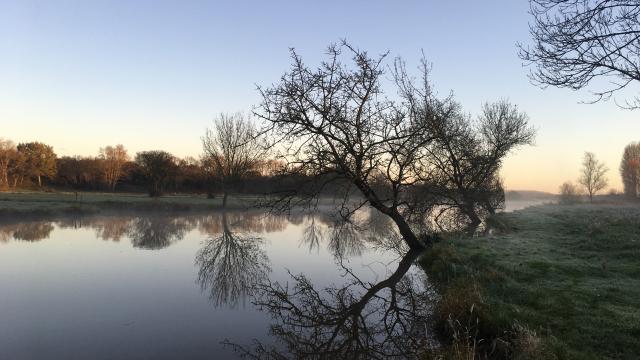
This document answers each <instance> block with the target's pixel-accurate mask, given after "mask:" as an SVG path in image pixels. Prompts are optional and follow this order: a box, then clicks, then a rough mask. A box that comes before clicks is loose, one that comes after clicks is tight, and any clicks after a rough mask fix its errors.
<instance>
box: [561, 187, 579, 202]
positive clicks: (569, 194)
mask: <svg viewBox="0 0 640 360" xmlns="http://www.w3.org/2000/svg"><path fill="white" fill-rule="evenodd" d="M579 201H580V190H579V189H578V187H577V186H576V185H574V184H572V183H571V182H569V181H568V182H565V183H563V184H562V185H560V203H561V204H565V205H570V204H575V203H577V202H579Z"/></svg>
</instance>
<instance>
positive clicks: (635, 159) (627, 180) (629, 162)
mask: <svg viewBox="0 0 640 360" xmlns="http://www.w3.org/2000/svg"><path fill="white" fill-rule="evenodd" d="M620 176H622V184H623V186H624V194H625V195H626V196H628V197H632V198H636V197H638V194H639V191H640V143H631V144H629V145H627V146H625V148H624V152H623V154H622V160H621V161H620Z"/></svg>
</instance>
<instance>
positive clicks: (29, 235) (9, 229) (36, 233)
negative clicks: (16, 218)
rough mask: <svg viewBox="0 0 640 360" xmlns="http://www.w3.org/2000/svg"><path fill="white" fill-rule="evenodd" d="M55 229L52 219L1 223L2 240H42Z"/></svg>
mask: <svg viewBox="0 0 640 360" xmlns="http://www.w3.org/2000/svg"><path fill="white" fill-rule="evenodd" d="M53 229H54V226H53V224H52V223H51V222H50V221H30V222H18V223H10V224H2V225H0V241H2V242H8V241H9V240H10V239H14V240H23V241H40V240H42V239H46V238H48V237H49V235H50V234H51V231H53Z"/></svg>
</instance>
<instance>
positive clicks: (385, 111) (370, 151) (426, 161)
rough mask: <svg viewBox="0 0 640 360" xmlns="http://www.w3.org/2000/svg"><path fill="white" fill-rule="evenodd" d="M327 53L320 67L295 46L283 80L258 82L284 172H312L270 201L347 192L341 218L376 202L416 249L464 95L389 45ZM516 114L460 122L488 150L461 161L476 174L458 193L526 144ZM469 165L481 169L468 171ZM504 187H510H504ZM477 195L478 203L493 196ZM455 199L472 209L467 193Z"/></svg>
mask: <svg viewBox="0 0 640 360" xmlns="http://www.w3.org/2000/svg"><path fill="white" fill-rule="evenodd" d="M327 54H328V59H327V60H325V61H323V62H322V63H321V64H320V66H319V67H318V68H317V69H312V68H309V67H307V66H306V65H305V64H304V63H303V61H302V59H301V57H300V56H299V55H298V54H297V53H296V52H295V51H294V50H292V55H291V57H292V66H291V69H290V70H289V72H287V73H286V74H285V75H283V76H282V77H281V79H280V82H279V83H277V84H276V85H273V86H271V87H268V88H260V92H261V95H262V98H263V100H262V103H261V105H260V107H259V108H258V109H257V111H256V115H257V116H259V117H260V118H262V119H263V120H264V121H265V123H266V126H265V128H264V129H263V130H262V131H261V133H262V134H266V135H268V138H269V139H271V140H272V141H273V143H274V151H275V152H276V154H277V155H278V160H281V161H282V162H283V163H284V164H286V165H285V167H284V172H285V173H287V174H288V175H289V176H293V177H296V178H300V179H305V181H301V182H298V183H296V184H294V185H293V186H292V187H291V188H289V189H282V190H281V191H279V192H278V193H274V194H271V196H269V197H268V198H267V199H266V201H267V205H269V206H271V207H272V208H275V209H277V210H285V211H287V210H289V209H290V208H291V206H292V205H303V206H307V207H314V206H317V203H318V198H319V197H320V196H321V195H323V194H331V195H333V196H335V197H337V198H341V199H342V201H341V203H340V204H339V205H338V210H337V213H339V214H340V215H341V216H342V217H344V218H349V217H350V216H351V215H352V214H353V213H354V212H355V211H356V210H357V209H359V208H361V207H363V206H365V205H368V206H371V207H373V208H375V209H376V210H378V211H380V212H381V213H383V214H384V215H386V216H388V217H389V218H390V219H391V220H392V221H393V223H394V224H395V227H397V229H398V231H399V233H400V234H401V236H402V239H403V240H404V241H405V242H406V243H407V244H408V245H409V246H410V247H411V248H423V247H424V246H426V245H429V244H430V243H431V242H432V241H433V236H434V232H433V231H432V229H429V228H427V227H425V226H424V219H426V218H428V217H429V215H431V213H432V212H433V211H434V209H435V208H436V207H437V205H438V204H437V200H438V199H439V198H441V196H440V194H438V193H432V192H431V189H432V188H433V187H434V186H440V183H441V182H442V176H438V174H437V173H436V171H434V164H435V163H439V162H445V161H448V160H447V158H446V157H445V158H437V159H434V158H433V157H434V156H444V154H445V153H446V152H444V151H436V150H435V149H439V148H442V147H443V146H448V145H450V144H451V141H452V140H451V139H452V138H449V137H448V136H450V135H451V134H450V133H448V132H443V131H440V130H441V129H442V128H443V127H447V126H449V125H450V124H453V123H454V122H455V120H459V119H462V120H465V119H466V118H464V117H462V118H461V116H460V114H461V111H460V106H459V104H458V103H456V102H455V101H453V98H452V96H448V97H445V98H438V97H437V96H436V95H435V92H434V91H433V89H432V86H431V83H430V81H429V66H428V64H427V62H426V61H425V60H424V59H423V61H422V63H421V67H420V77H419V79H418V80H416V79H414V78H413V77H411V76H410V75H409V74H408V73H407V71H406V69H405V68H406V66H405V63H404V62H403V61H402V60H400V59H396V60H395V61H394V62H393V66H387V64H386V63H385V59H386V57H387V54H383V55H381V56H379V57H377V58H372V57H370V56H369V55H368V54H367V53H366V52H365V51H361V50H358V49H356V48H354V47H352V46H351V45H349V44H348V43H346V42H342V43H341V44H340V45H333V46H330V47H329V48H328V50H327ZM387 69H388V70H387ZM385 75H390V78H391V79H392V84H391V85H392V86H394V87H395V88H396V90H397V96H396V98H395V100H394V99H390V98H389V97H388V96H387V95H386V94H385V93H384V91H383V88H385V86H384V85H385V84H384V79H385ZM487 109H490V110H493V107H491V106H488V107H487ZM512 109H513V108H512V107H507V110H512ZM512 114H514V112H511V111H507V112H506V115H507V116H505V117H491V118H490V119H488V120H487V121H485V122H484V123H483V125H482V126H479V127H477V128H475V127H471V123H470V122H469V121H458V122H457V123H456V125H459V127H460V130H461V131H462V130H464V132H461V133H460V134H457V133H456V134H455V137H453V139H461V140H464V141H473V142H474V145H476V148H475V149H476V150H478V151H479V152H480V153H479V154H478V155H477V156H476V157H475V159H474V160H473V161H470V162H469V163H470V164H472V165H473V166H469V167H468V168H464V169H461V172H462V171H464V172H465V174H462V175H460V176H464V175H470V177H474V178H475V181H473V182H468V183H462V182H458V183H456V182H454V184H453V185H455V186H456V187H454V189H455V191H456V192H457V193H460V192H461V190H460V188H461V186H462V189H463V190H464V191H465V192H466V193H469V194H478V193H482V194H485V193H487V190H486V189H485V188H489V189H493V188H495V187H496V184H497V182H496V179H497V175H496V174H497V169H499V167H500V164H501V160H502V158H503V157H504V156H505V155H506V154H507V153H508V152H509V150H510V149H512V148H513V147H514V146H516V145H519V144H521V143H527V141H528V136H529V135H528V134H529V133H532V132H531V131H530V130H529V128H528V127H527V122H526V116H524V115H523V114H520V113H519V112H517V111H516V112H515V116H511V115H512ZM510 137H511V138H513V139H515V140H514V143H513V144H512V145H511V144H509V143H508V142H507V143H505V149H504V150H503V149H502V148H501V145H498V143H497V142H496V144H493V143H492V141H494V140H496V139H499V141H504V140H506V139H510ZM275 144H277V146H276V145H275ZM491 149H493V150H496V151H495V152H493V153H492V152H491V151H490V150H491ZM485 150H487V151H485ZM453 161H455V159H454V160H453ZM477 164H480V165H477ZM469 169H471V170H477V171H476V172H477V174H467V172H470V171H471V170H469ZM450 182H451V181H449V182H448V183H447V185H451V184H450ZM453 185H452V186H453ZM497 191H498V192H500V193H502V188H501V187H499V188H498V190H497ZM459 197H462V196H459ZM477 197H478V196H476V195H474V196H473V201H474V203H473V205H475V204H478V203H480V204H484V202H485V201H484V199H486V198H492V197H490V196H484V195H483V197H482V198H481V199H480V200H475V198H477ZM463 198H465V199H471V198H472V197H471V196H466V197H463ZM454 205H455V206H460V207H461V209H463V210H467V209H469V208H470V206H468V201H465V202H461V201H459V202H455V203H454ZM467 212H468V211H467ZM468 213H469V215H470V216H471V215H473V213H471V212H468ZM472 221H475V219H472Z"/></svg>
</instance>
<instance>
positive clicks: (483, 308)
mask: <svg viewBox="0 0 640 360" xmlns="http://www.w3.org/2000/svg"><path fill="white" fill-rule="evenodd" d="M490 222H491V225H492V226H493V227H494V228H495V232H494V234H493V235H483V236H480V237H477V238H472V239H469V238H466V237H462V236H452V237H450V238H448V239H447V240H446V241H443V242H441V243H439V244H437V245H436V246H435V247H434V249H433V250H432V251H429V252H428V253H427V254H426V255H425V256H424V258H423V259H422V260H421V264H422V266H423V267H424V268H425V270H426V271H427V273H428V274H429V275H430V279H431V280H432V282H434V283H435V285H436V287H437V288H438V290H439V293H440V294H441V298H440V299H439V301H438V303H437V305H436V309H435V314H434V321H435V324H436V327H437V329H438V331H439V332H440V334H441V335H442V336H443V338H444V339H449V341H450V343H451V346H450V347H448V348H446V350H445V351H446V352H447V354H445V355H447V357H450V358H456V359H457V358H462V357H463V356H464V355H465V354H466V355H468V354H469V353H470V352H476V354H477V355H478V356H479V357H480V358H517V359H545V358H547V359H636V358H637V355H638V354H640V305H639V303H638V299H640V207H639V206H636V205H620V206H615V205H587V204H583V205H575V206H560V205H542V206H535V207H530V208H527V209H524V210H520V211H516V212H513V213H502V214H499V215H497V216H496V217H494V218H492V219H491V221H490Z"/></svg>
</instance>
